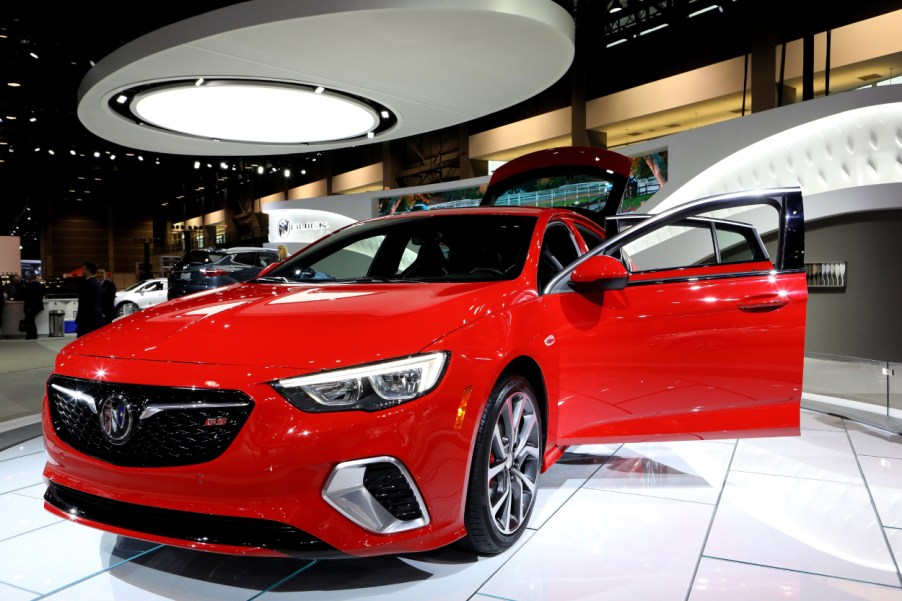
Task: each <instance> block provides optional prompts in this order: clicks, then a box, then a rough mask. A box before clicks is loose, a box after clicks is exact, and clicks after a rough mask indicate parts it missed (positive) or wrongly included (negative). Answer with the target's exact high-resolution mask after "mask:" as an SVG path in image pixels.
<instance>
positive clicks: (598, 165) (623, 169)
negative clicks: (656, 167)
mask: <svg viewBox="0 0 902 601" xmlns="http://www.w3.org/2000/svg"><path fill="white" fill-rule="evenodd" d="M571 166H578V167H588V168H591V169H598V170H609V171H610V172H611V174H616V175H618V176H621V177H624V178H626V177H627V176H629V174H630V159H629V158H628V157H625V156H623V155H622V154H618V153H616V152H612V151H610V150H604V149H602V148H591V147H582V146H565V147H561V148H548V149H545V150H538V151H536V152H532V153H530V154H528V155H524V156H522V157H520V158H519V159H517V160H515V161H510V162H507V163H505V164H504V165H502V166H500V167H498V169H496V170H495V172H494V173H493V174H492V178H491V180H490V181H489V187H490V188H491V187H494V186H497V185H499V184H501V183H502V182H504V181H505V180H508V179H511V178H514V177H517V176H518V175H521V174H523V173H529V172H530V171H535V170H537V169H546V168H549V167H571Z"/></svg>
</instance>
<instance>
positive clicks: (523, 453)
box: [464, 375, 542, 554]
mask: <svg viewBox="0 0 902 601" xmlns="http://www.w3.org/2000/svg"><path fill="white" fill-rule="evenodd" d="M541 449H542V416H541V413H540V412H539V403H538V401H537V399H536V394H535V392H534V391H533V389H532V386H530V384H529V382H528V381H527V380H526V378H524V377H522V376H517V375H513V376H506V377H504V378H502V379H501V380H500V381H499V382H498V384H496V385H495V388H494V389H493V390H492V395H491V398H490V399H489V402H488V404H487V405H486V408H485V411H484V412H483V414H482V420H481V421H480V423H479V430H478V432H477V434H476V447H475V449H474V452H473V466H472V468H471V469H470V482H469V486H468V488H467V505H466V510H465V514H464V521H465V525H466V528H467V536H466V538H465V539H464V544H465V545H466V546H468V547H470V548H471V549H472V550H474V551H476V552H477V553H483V554H496V553H500V552H502V551H504V550H505V549H508V548H509V547H510V546H511V545H513V544H514V543H515V542H517V539H519V538H520V536H521V535H522V534H523V531H524V530H525V529H526V524H527V522H528V521H529V516H530V514H531V513H532V508H533V505H535V500H536V494H538V483H539V472H540V471H541V468H542V452H541Z"/></svg>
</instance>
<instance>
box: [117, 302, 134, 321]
mask: <svg viewBox="0 0 902 601" xmlns="http://www.w3.org/2000/svg"><path fill="white" fill-rule="evenodd" d="M138 310H139V307H138V305H136V304H135V303H133V302H131V301H125V302H123V303H119V304H118V305H116V317H125V316H126V315H131V314H132V313H137V312H138Z"/></svg>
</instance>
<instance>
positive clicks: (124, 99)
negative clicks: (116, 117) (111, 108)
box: [116, 94, 128, 104]
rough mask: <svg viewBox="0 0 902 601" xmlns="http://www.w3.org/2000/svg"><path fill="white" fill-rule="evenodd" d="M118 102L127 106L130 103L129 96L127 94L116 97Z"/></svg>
mask: <svg viewBox="0 0 902 601" xmlns="http://www.w3.org/2000/svg"><path fill="white" fill-rule="evenodd" d="M116 102H118V103H119V104H125V103H126V102H128V96H126V95H125V94H119V95H118V96H116Z"/></svg>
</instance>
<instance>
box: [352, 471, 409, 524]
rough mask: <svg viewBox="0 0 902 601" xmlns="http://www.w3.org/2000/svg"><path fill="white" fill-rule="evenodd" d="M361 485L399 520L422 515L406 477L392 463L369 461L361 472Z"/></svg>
mask: <svg viewBox="0 0 902 601" xmlns="http://www.w3.org/2000/svg"><path fill="white" fill-rule="evenodd" d="M363 487H364V488H366V489H367V490H368V491H369V492H370V494H371V495H373V496H374V497H375V498H376V500H377V501H378V502H379V504H380V505H382V506H383V507H385V508H386V509H387V510H388V512H389V513H390V514H392V515H393V516H395V517H396V518H398V519H399V520H416V519H419V518H421V517H423V512H422V511H420V506H419V504H418V503H417V498H416V496H415V495H414V494H413V490H412V489H411V488H410V484H409V483H408V482H407V478H405V477H404V474H403V473H401V470H400V469H399V468H398V466H396V465H395V464H393V463H371V464H370V465H368V466H366V471H365V472H364V474H363Z"/></svg>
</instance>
